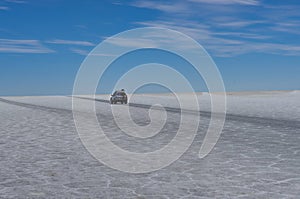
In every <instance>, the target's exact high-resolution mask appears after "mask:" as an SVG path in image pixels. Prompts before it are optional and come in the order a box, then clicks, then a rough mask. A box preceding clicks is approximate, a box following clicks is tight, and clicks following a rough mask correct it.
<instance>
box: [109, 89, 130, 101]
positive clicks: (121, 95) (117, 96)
mask: <svg viewBox="0 0 300 199" xmlns="http://www.w3.org/2000/svg"><path fill="white" fill-rule="evenodd" d="M109 101H110V103H111V104H116V103H117V102H121V104H127V94H126V93H125V90H124V89H122V90H120V91H115V92H114V93H113V94H112V95H111V97H110V100H109Z"/></svg>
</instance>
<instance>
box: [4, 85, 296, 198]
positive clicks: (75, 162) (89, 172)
mask: <svg viewBox="0 0 300 199" xmlns="http://www.w3.org/2000/svg"><path fill="white" fill-rule="evenodd" d="M185 95H186V100H188V99H189V94H185ZM214 95H218V94H214ZM84 97H87V98H90V97H91V96H84ZM108 98H109V96H108V95H99V96H97V99H104V100H108ZM209 99H210V96H209V94H207V93H202V94H200V93H199V94H198V101H199V104H200V108H201V110H202V111H204V112H205V111H209V110H210V100H209ZM81 100H82V101H83V102H84V101H85V100H88V99H81ZM71 101H72V98H71V97H67V96H41V97H2V98H0V135H1V137H0V151H1V153H0V157H1V158H0V196H1V197H4V198H23V197H24V198H48V197H54V198H57V197H63V198H68V197H75V198H76V197H78V198H297V197H298V196H299V195H300V170H299V168H300V145H299V143H300V136H299V135H300V92H299V91H293V92H260V93H229V94H228V96H227V110H228V116H227V119H226V123H225V126H224V129H223V133H222V135H221V138H220V140H219V142H218V143H217V145H216V147H215V148H214V150H213V151H212V152H211V153H210V154H209V155H208V156H207V157H205V158H204V159H199V158H198V152H199V149H200V146H201V143H202V140H203V137H204V135H205V132H206V129H207V127H208V123H209V117H208V116H207V115H206V116H205V114H204V117H201V121H200V126H199V129H198V134H197V136H196V138H195V140H194V142H193V144H192V146H191V147H190V148H189V150H188V151H187V152H186V153H185V154H184V155H183V156H182V157H181V158H180V159H179V160H177V161H176V162H174V163H173V164H171V165H170V166H168V167H166V168H164V169H161V170H158V171H155V172H152V173H147V174H130V173H124V172H121V171H117V170H114V169H111V168H109V167H107V166H105V165H103V164H102V163H100V162H99V161H97V160H96V159H94V158H93V157H92V156H91V155H90V154H89V153H88V151H87V150H86V149H85V147H84V146H83V145H82V143H81V141H80V139H79V136H78V134H77V132H76V128H75V125H74V121H73V115H72V103H71ZM130 102H131V103H133V105H132V106H131V105H130V112H131V115H132V117H133V120H134V121H135V122H136V123H137V124H139V125H146V124H148V123H149V122H150V121H149V115H148V108H147V106H135V105H134V103H135V104H143V105H152V104H155V103H159V104H162V105H163V106H167V107H173V108H176V107H178V103H177V101H176V99H175V98H174V96H172V95H169V94H164V95H161V94H143V95H134V96H131V98H130ZM95 104H96V110H97V114H98V119H99V122H100V124H101V125H103V127H104V128H105V129H106V131H107V136H108V137H109V138H110V139H111V140H112V141H113V142H114V143H116V144H118V145H119V146H120V147H122V148H124V149H126V150H132V151H139V152H140V151H151V150H157V149H159V148H161V147H162V146H164V145H165V144H166V143H168V142H169V141H170V140H171V139H172V138H173V137H174V134H175V133H176V131H177V129H178V123H179V120H180V113H179V112H176V111H171V112H168V113H167V124H166V125H165V126H164V128H163V129H162V131H161V133H159V134H158V135H156V136H154V137H153V138H151V139H150V138H149V139H145V140H139V139H138V140H137V139H133V138H132V137H130V136H128V135H126V134H124V133H123V132H122V131H121V130H120V129H119V128H118V126H117V125H116V124H115V123H114V120H113V117H112V115H111V114H110V113H111V112H110V110H111V105H109V104H108V103H107V102H106V101H101V100H100V101H96V102H95ZM115 106H116V107H117V109H118V108H119V109H120V110H121V109H122V107H124V106H128V105H115ZM174 110H176V109H174ZM82 111H85V107H84V106H83V107H82ZM120 113H122V112H120ZM201 113H202V112H201ZM201 113H200V115H201Z"/></svg>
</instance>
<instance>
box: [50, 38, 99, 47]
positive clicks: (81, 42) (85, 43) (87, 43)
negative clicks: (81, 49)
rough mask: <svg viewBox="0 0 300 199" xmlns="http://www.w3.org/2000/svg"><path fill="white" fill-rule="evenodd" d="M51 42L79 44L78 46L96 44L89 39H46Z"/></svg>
mask: <svg viewBox="0 0 300 199" xmlns="http://www.w3.org/2000/svg"><path fill="white" fill-rule="evenodd" d="M46 42H47V43H51V44H62V45H78V46H95V44H93V43H91V42H89V41H75V40H62V39H54V40H50V41H46Z"/></svg>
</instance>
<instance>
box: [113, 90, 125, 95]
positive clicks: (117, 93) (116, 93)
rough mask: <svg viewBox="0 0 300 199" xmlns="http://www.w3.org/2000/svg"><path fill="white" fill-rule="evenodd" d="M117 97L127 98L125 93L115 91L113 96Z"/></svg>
mask: <svg viewBox="0 0 300 199" xmlns="http://www.w3.org/2000/svg"><path fill="white" fill-rule="evenodd" d="M116 95H121V96H125V95H126V93H125V92H124V91H115V92H114V94H113V96H116Z"/></svg>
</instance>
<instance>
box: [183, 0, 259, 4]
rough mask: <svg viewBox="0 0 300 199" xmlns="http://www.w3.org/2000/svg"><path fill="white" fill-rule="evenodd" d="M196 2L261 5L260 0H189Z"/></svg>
mask: <svg viewBox="0 0 300 199" xmlns="http://www.w3.org/2000/svg"><path fill="white" fill-rule="evenodd" d="M189 1H190V2H195V3H206V4H223V5H229V4H241V5H259V4H260V1H259V0H189Z"/></svg>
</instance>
